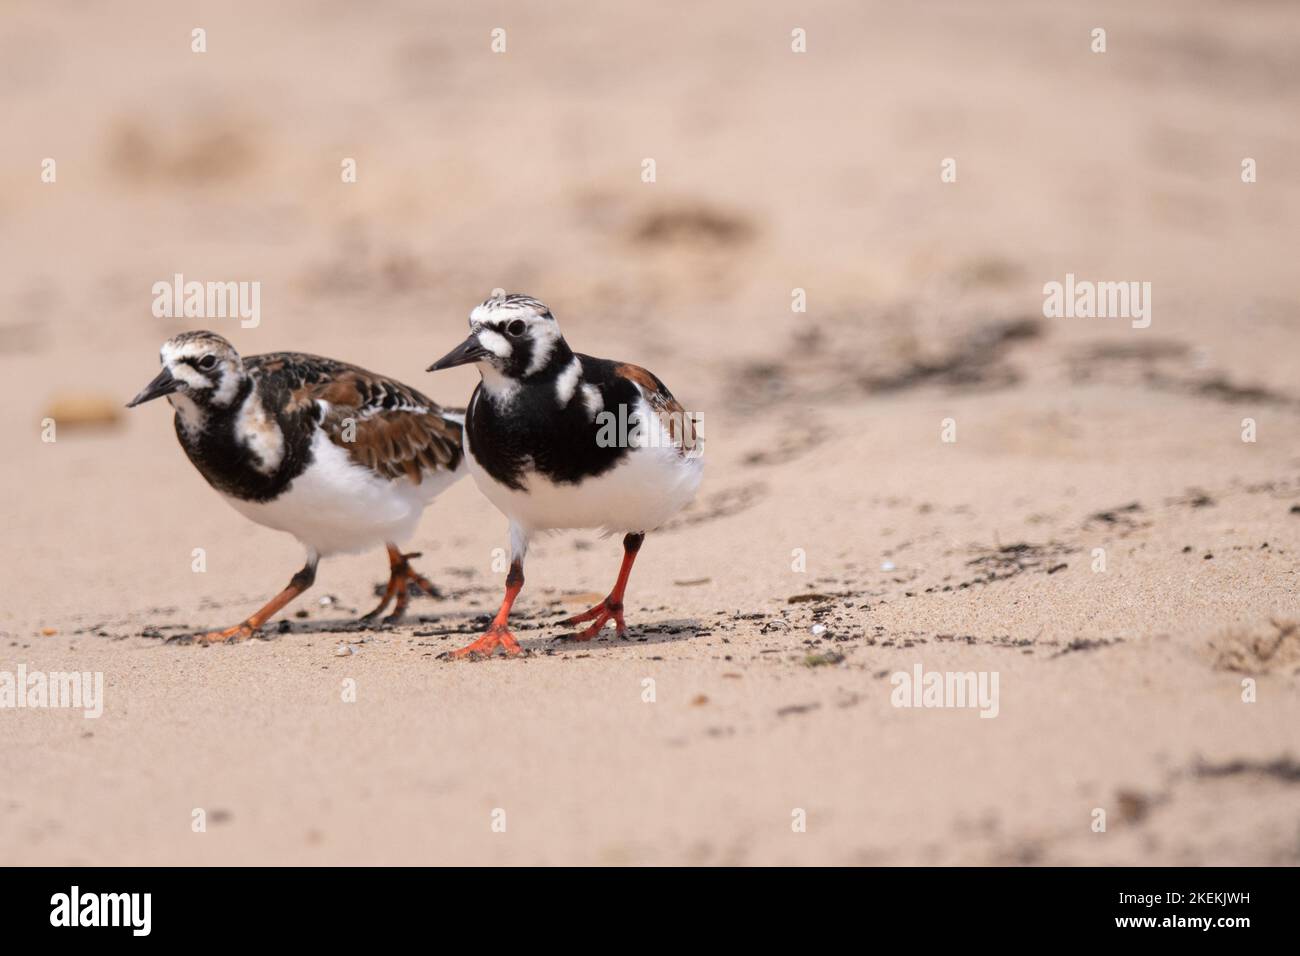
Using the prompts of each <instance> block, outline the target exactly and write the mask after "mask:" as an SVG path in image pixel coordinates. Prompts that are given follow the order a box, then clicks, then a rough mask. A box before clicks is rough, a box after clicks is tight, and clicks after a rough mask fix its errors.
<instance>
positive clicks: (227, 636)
mask: <svg viewBox="0 0 1300 956" xmlns="http://www.w3.org/2000/svg"><path fill="white" fill-rule="evenodd" d="M255 634H257V629H256V628H253V627H249V626H248V625H247V624H236V625H235V626H234V627H228V628H226V629H225V630H224V631H208V633H206V634H196V635H194V643H195V644H238V643H239V642H240V641H246V640H248V639H249V638H250V637H253V636H254V635H255Z"/></svg>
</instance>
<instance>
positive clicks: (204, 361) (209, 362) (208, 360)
mask: <svg viewBox="0 0 1300 956" xmlns="http://www.w3.org/2000/svg"><path fill="white" fill-rule="evenodd" d="M216 367H217V357H216V356H215V355H205V356H203V358H201V359H199V368H201V369H203V371H205V372H210V371H212V370H213V369H214V368H216Z"/></svg>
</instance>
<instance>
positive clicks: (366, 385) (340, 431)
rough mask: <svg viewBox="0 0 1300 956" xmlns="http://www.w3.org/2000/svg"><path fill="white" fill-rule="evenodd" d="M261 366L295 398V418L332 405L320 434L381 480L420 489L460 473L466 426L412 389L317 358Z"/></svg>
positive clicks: (274, 358) (281, 359) (261, 360)
mask: <svg viewBox="0 0 1300 956" xmlns="http://www.w3.org/2000/svg"><path fill="white" fill-rule="evenodd" d="M255 359H257V360H258V361H257V364H256V367H257V370H258V372H259V373H260V374H262V375H263V376H268V377H271V378H273V379H275V380H276V381H277V382H278V383H279V384H281V385H282V386H283V387H284V388H286V389H287V390H288V392H289V401H288V409H289V410H291V411H292V410H302V409H306V408H319V407H320V406H318V405H317V404H316V403H318V402H321V403H324V405H325V408H326V411H325V413H324V415H323V416H322V417H321V419H320V427H321V428H322V429H323V430H324V432H325V434H326V435H328V436H329V439H330V441H332V442H334V444H336V445H338V446H339V447H340V448H342V449H343V450H344V451H346V452H347V453H348V456H349V457H350V458H351V459H352V460H353V461H355V462H356V463H357V464H359V465H362V466H363V467H365V468H369V469H370V470H371V471H373V472H374V473H375V474H376V475H379V476H380V477H381V478H386V479H389V480H395V479H398V478H408V479H410V480H411V481H412V482H413V483H415V484H419V483H420V482H421V481H422V480H423V478H424V475H425V474H428V473H432V472H435V471H454V470H455V469H456V468H458V467H459V466H460V463H461V454H462V452H461V423H460V422H459V421H457V420H455V418H449V417H447V413H446V412H444V410H443V409H442V408H441V407H440V406H439V405H438V404H437V403H436V402H434V401H432V400H431V399H429V398H426V397H425V396H424V395H422V394H421V393H419V392H417V391H416V390H415V389H413V388H411V387H410V386H407V385H403V384H402V383H401V382H398V381H395V380H394V379H391V378H386V377H384V376H382V375H377V374H375V373H374V372H370V371H367V370H366V369H363V368H359V367H358V366H355V365H348V364H346V363H344V362H336V361H334V360H333V359H325V358H320V357H318V356H314V355H300V354H297V353H274V354H268V355H263V356H256V357H255ZM245 364H249V360H247V359H246V360H245ZM454 414H456V415H457V417H458V415H459V413H458V412H457V413H454Z"/></svg>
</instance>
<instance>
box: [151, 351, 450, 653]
mask: <svg viewBox="0 0 1300 956" xmlns="http://www.w3.org/2000/svg"><path fill="white" fill-rule="evenodd" d="M161 358H162V371H161V372H159V373H158V376H157V378H155V379H154V380H153V381H152V382H150V383H149V384H148V385H146V386H145V387H144V389H143V390H142V391H141V392H140V394H139V395H137V396H136V397H135V398H133V399H131V401H130V402H128V403H127V407H128V408H133V407H135V406H136V405H140V404H142V403H144V402H148V401H152V400H153V399H155V398H162V397H164V396H166V398H167V401H168V402H170V403H171V405H172V407H173V408H174V409H175V410H176V435H177V437H178V438H179V439H180V443H181V447H182V448H184V449H185V454H186V455H188V456H189V459H190V461H191V462H192V463H193V465H194V467H195V468H197V469H198V470H199V473H200V474H201V475H203V477H204V478H206V479H207V481H208V484H210V485H212V487H213V488H215V489H216V490H217V491H219V492H220V493H221V496H222V497H223V498H225V499H226V501H228V502H229V503H230V504H231V505H232V506H233V507H234V508H235V510H236V511H238V512H239V513H240V514H242V515H244V516H245V517H246V518H250V519H252V520H253V521H256V522H257V523H258V524H261V525H265V526H266V527H268V528H274V529H276V530H277V531H287V532H289V533H290V534H292V535H294V537H296V538H297V539H298V540H299V541H300V542H302V544H303V545H304V547H306V549H307V563H306V565H305V566H304V567H303V569H302V570H301V571H299V572H298V573H297V574H295V575H294V576H293V578H292V580H290V582H289V585H288V587H286V588H285V589H284V590H283V591H281V592H280V593H279V594H277V595H276V596H275V597H274V598H272V599H271V600H270V601H269V602H268V603H267V604H266V606H265V607H263V608H262V609H261V610H259V611H257V612H256V613H255V614H253V615H252V616H251V617H249V618H248V619H247V620H245V621H243V622H241V623H239V624H236V625H235V626H234V627H230V628H227V629H225V630H224V631H212V632H209V633H207V634H204V635H201V636H199V637H198V638H197V640H199V641H200V642H203V643H211V642H214V641H241V640H245V639H247V638H249V637H251V636H253V634H254V633H256V632H257V630H258V628H260V627H261V626H262V625H263V624H264V623H265V622H266V621H267V619H268V618H270V617H271V616H272V615H273V614H275V613H276V612H277V611H279V610H280V609H281V608H282V607H284V606H285V605H286V604H288V603H289V602H290V601H292V600H293V599H294V598H295V597H297V596H298V595H299V594H301V593H302V592H303V591H305V590H307V589H308V588H309V587H311V586H312V583H313V582H314V581H315V579H316V564H317V562H318V561H319V560H320V558H321V557H322V556H324V555H329V554H336V553H342V552H351V551H360V550H362V549H364V548H368V547H371V546H373V545H378V544H384V545H386V546H387V548H388V561H389V578H388V588H387V590H386V591H385V593H384V598H383V600H382V601H381V602H380V603H379V606H378V607H376V608H375V609H374V610H373V611H371V612H370V613H369V614H367V615H365V617H364V618H362V620H373V619H374V618H376V617H378V616H379V615H380V614H381V613H383V611H384V609H385V608H387V607H388V604H389V602H390V601H393V600H396V602H397V603H396V607H395V608H394V611H393V613H392V614H391V615H389V616H388V617H387V618H385V619H384V621H385V623H391V622H394V621H396V620H399V619H400V618H401V617H402V615H403V614H404V613H405V611H406V606H407V603H408V602H409V600H410V597H409V593H408V588H407V586H408V584H414V585H415V586H416V587H418V588H420V589H421V590H424V591H426V592H428V593H430V594H432V593H433V585H432V584H430V583H429V581H428V580H427V579H426V578H424V577H422V576H421V575H419V574H417V573H416V572H415V571H414V570H412V568H411V566H410V563H409V562H410V559H411V558H413V557H418V555H417V554H403V553H402V552H401V551H400V550H398V547H397V542H400V541H403V540H405V539H406V538H408V537H409V536H410V535H411V534H412V533H413V532H414V531H415V526H416V524H417V523H418V522H419V520H420V515H421V513H422V512H423V511H424V509H425V507H426V506H427V505H428V504H429V502H431V501H432V500H433V499H434V497H435V496H436V495H437V494H438V493H439V492H440V491H442V490H444V489H445V488H446V487H447V486H449V485H450V484H452V483H453V482H454V481H455V480H456V479H457V478H459V477H460V476H461V475H462V474H463V473H464V469H463V468H462V467H461V465H462V464H463V456H462V454H461V427H462V424H463V422H464V413H463V412H462V411H460V410H459V409H455V410H453V409H444V408H440V407H439V406H438V405H437V404H436V403H434V402H433V401H431V400H430V399H428V398H425V397H424V396H423V395H421V394H420V393H419V392H417V391H416V390H415V389H413V388H409V387H408V386H406V385H403V384H402V383H400V382H397V381H394V380H393V379H391V378H385V377H384V376H382V375H376V374H375V373H373V372H368V371H366V370H365V369H363V368H358V367H356V366H355V365H348V364H347V363H345V362H336V361H334V360H333V359H327V358H320V357H319V356H316V355H305V354H302V353H300V352H269V353H267V354H265V355H250V356H247V357H246V358H240V356H239V354H238V353H237V352H236V351H235V349H234V348H233V347H232V346H231V344H230V343H229V342H227V341H226V340H225V339H224V338H222V337H221V336H220V335H217V334H216V333H213V332H182V333H181V334H180V335H177V336H175V337H173V338H171V339H168V340H167V342H165V343H164V344H163V347H162V352H161Z"/></svg>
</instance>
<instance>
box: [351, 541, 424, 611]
mask: <svg viewBox="0 0 1300 956" xmlns="http://www.w3.org/2000/svg"><path fill="white" fill-rule="evenodd" d="M387 548H388V587H387V588H386V589H385V590H384V599H383V600H382V601H380V602H379V607H377V608H375V609H374V610H373V611H371V612H370V613H369V614H366V615H363V616H362V618H361V620H363V621H367V622H369V621H373V620H374V619H375V618H377V617H379V615H380V614H382V613H384V609H385V608H386V607H388V603H389V602H390V601H392V600H393V599H394V598H396V599H397V606H396V607H395V608H393V613H392V614H390V615H388V617H386V618H384V623H385V624H396V623H397V622H398V621H400V620H401V619H402V618H403V617H404V616H405V615H406V606H407V605H408V604H409V603H410V601H411V593H410V591H409V589H408V587H407V585H408V584H414V585H415V586H416V587H417V588H419V589H420V590H421V591H423V592H424V593H425V594H427V595H429V597H437V596H438V591H437V589H436V588H435V587H434V586H433V583H432V582H431V581H430V580H429V579H428V578H426V577H425V576H424V575H422V574H417V573H416V572H415V570H413V569H412V568H411V564H410V560H411V558H418V557H419V556H420V553H419V552H418V551H415V552H412V553H410V554H402V552H401V551H399V550H397V545H395V544H393V543H392V542H389V543H388V545H387Z"/></svg>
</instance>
